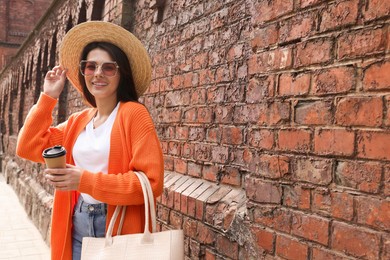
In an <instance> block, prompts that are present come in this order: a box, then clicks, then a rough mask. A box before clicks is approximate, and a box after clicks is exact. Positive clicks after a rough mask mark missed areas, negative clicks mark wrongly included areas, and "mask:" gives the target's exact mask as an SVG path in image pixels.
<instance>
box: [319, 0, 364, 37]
mask: <svg viewBox="0 0 390 260" xmlns="http://www.w3.org/2000/svg"><path fill="white" fill-rule="evenodd" d="M358 4H359V1H358V0H351V1H343V2H336V3H335V4H333V5H329V6H328V8H327V9H326V10H324V11H322V12H321V24H320V31H321V32H324V31H328V30H333V29H336V28H339V27H345V26H351V25H354V24H356V22H357V17H358V8H359V7H358Z"/></svg>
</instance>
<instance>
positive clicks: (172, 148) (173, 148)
mask: <svg viewBox="0 0 390 260" xmlns="http://www.w3.org/2000/svg"><path fill="white" fill-rule="evenodd" d="M168 154H170V155H180V143H179V142H169V143H168Z"/></svg>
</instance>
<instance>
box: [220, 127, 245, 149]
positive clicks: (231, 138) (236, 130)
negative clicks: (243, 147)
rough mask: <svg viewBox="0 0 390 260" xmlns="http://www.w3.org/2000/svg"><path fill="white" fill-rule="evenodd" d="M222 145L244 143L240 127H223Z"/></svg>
mask: <svg viewBox="0 0 390 260" xmlns="http://www.w3.org/2000/svg"><path fill="white" fill-rule="evenodd" d="M221 130H222V140H221V141H222V144H231V145H240V144H242V143H243V141H244V136H243V128H242V127H223V128H222V129H221Z"/></svg>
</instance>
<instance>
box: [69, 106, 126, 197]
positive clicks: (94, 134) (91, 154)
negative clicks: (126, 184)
mask: <svg viewBox="0 0 390 260" xmlns="http://www.w3.org/2000/svg"><path fill="white" fill-rule="evenodd" d="M118 108H119V103H118V104H117V105H116V107H115V108H114V110H113V111H112V112H111V114H110V115H109V117H108V118H107V120H106V121H105V122H104V123H103V124H101V125H100V126H99V127H97V128H95V129H94V128H93V119H92V120H91V121H90V122H89V123H88V124H87V126H86V127H85V129H84V130H83V131H82V132H81V133H80V135H79V136H78V137H77V140H76V143H75V145H74V147H73V159H74V162H75V164H76V166H77V167H80V168H82V169H85V170H87V171H90V172H92V173H98V172H102V173H104V174H107V171H108V157H109V154H110V137H111V130H112V126H113V124H114V121H115V118H116V115H117V113H118ZM81 196H82V197H83V199H84V201H85V202H87V203H90V204H97V203H102V202H101V201H99V200H96V199H94V198H93V197H92V196H91V195H89V194H86V193H81Z"/></svg>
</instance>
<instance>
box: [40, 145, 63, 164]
mask: <svg viewBox="0 0 390 260" xmlns="http://www.w3.org/2000/svg"><path fill="white" fill-rule="evenodd" d="M65 155H66V150H65V148H64V147H62V146H61V145H56V146H53V147H50V148H47V149H45V150H44V151H43V153H42V156H43V159H44V160H45V163H46V166H47V168H66V158H65Z"/></svg>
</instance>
